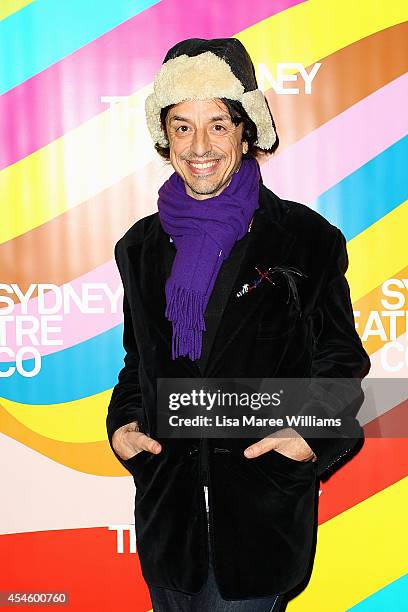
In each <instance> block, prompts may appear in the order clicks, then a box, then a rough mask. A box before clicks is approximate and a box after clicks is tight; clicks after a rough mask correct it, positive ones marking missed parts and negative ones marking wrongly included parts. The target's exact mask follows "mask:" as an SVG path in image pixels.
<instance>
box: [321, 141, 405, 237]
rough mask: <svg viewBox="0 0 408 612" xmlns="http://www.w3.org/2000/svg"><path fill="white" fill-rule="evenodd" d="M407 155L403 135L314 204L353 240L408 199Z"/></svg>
mask: <svg viewBox="0 0 408 612" xmlns="http://www.w3.org/2000/svg"><path fill="white" fill-rule="evenodd" d="M350 146H352V143H351V145H350ZM407 159H408V136H404V138H401V140H398V141H397V142H396V143H395V144H393V145H392V146H391V147H389V148H388V149H386V150H385V151H384V152H383V153H381V154H380V155H377V156H376V157H374V158H373V159H372V160H370V161H369V162H367V163H366V164H364V166H362V167H361V168H359V169H358V170H356V171H355V172H353V173H352V174H350V175H349V176H347V177H346V178H345V179H343V180H342V181H340V182H339V183H337V184H336V185H334V186H333V187H332V188H331V189H329V190H328V191H326V192H325V193H323V194H322V195H321V196H319V198H318V199H317V200H316V201H315V202H314V204H312V208H314V209H315V210H317V211H318V212H319V213H320V214H321V215H323V216H324V217H326V219H328V221H330V223H333V225H336V226H337V227H338V228H340V229H341V231H342V232H343V234H344V235H345V237H346V239H347V240H351V239H352V238H354V237H355V236H357V234H360V233H361V232H363V231H364V230H366V229H367V228H368V227H369V226H370V225H372V224H373V223H375V222H376V221H379V220H380V219H381V218H382V217H384V215H386V214H387V213H389V212H391V211H392V210H393V209H394V208H395V207H396V206H397V205H398V204H401V203H402V202H404V201H405V200H406V199H407V197H408V181H407V178H406V177H407V161H406V160H407Z"/></svg>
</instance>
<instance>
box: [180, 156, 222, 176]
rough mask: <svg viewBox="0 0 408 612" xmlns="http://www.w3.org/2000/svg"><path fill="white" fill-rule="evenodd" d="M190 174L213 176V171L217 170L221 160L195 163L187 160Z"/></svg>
mask: <svg viewBox="0 0 408 612" xmlns="http://www.w3.org/2000/svg"><path fill="white" fill-rule="evenodd" d="M186 162H187V164H188V166H189V169H190V172H191V173H192V174H195V175H207V174H212V173H213V171H214V170H215V169H216V168H217V166H218V164H219V162H220V160H219V159H214V160H211V161H206V162H193V161H189V160H186Z"/></svg>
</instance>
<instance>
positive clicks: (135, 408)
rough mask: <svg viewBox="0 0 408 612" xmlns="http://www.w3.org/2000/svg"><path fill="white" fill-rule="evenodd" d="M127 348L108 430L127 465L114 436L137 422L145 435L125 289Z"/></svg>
mask: <svg viewBox="0 0 408 612" xmlns="http://www.w3.org/2000/svg"><path fill="white" fill-rule="evenodd" d="M119 243H120V241H119ZM119 243H117V244H116V246H115V260H116V264H117V266H118V269H119V272H120V274H121V277H122V282H123V275H122V272H121V268H120V261H121V258H120V256H119ZM123 347H124V349H125V356H124V367H123V368H122V369H121V370H120V372H119V374H118V382H117V383H116V385H115V386H114V388H113V391H112V396H111V400H110V403H109V406H108V414H107V417H106V429H107V433H108V440H109V444H110V446H111V448H112V451H113V452H114V454H115V456H116V457H117V459H118V460H119V461H120V462H121V463H122V464H123V465H125V464H124V463H123V460H122V459H121V458H120V457H119V455H118V454H117V453H116V452H115V450H114V448H113V446H112V436H113V434H114V433H115V431H116V430H117V429H118V428H119V427H122V425H126V424H128V423H132V422H133V421H137V422H138V424H139V429H140V431H144V411H143V404H142V392H141V388H140V384H139V362H140V358H139V351H138V347H137V343H136V338H135V335H134V331H133V323H132V315H131V310H130V306H129V301H128V297H127V295H126V288H125V286H124V293H123Z"/></svg>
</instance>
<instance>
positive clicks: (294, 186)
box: [0, 75, 408, 361]
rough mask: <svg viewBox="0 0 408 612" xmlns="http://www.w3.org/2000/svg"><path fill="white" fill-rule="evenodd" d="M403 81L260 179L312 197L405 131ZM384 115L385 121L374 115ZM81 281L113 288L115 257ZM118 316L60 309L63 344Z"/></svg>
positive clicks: (33, 308)
mask: <svg viewBox="0 0 408 612" xmlns="http://www.w3.org/2000/svg"><path fill="white" fill-rule="evenodd" d="M407 84H408V75H405V76H401V77H399V78H398V79H395V80H394V81H392V82H391V83H389V84H388V85H386V86H385V87H383V88H381V89H379V90H378V91H376V92H375V93H373V94H371V95H370V96H368V97H367V98H365V99H364V100H362V101H361V102H359V103H358V104H355V105H354V106H352V107H351V108H349V109H348V110H347V111H345V112H344V113H341V115H339V116H338V117H337V118H336V119H333V120H332V121H329V122H328V123H326V124H324V125H323V126H321V127H320V128H318V129H317V130H315V131H314V132H312V133H311V134H310V135H309V136H307V137H305V138H303V139H302V140H301V141H299V142H298V143H296V144H295V145H292V146H291V147H289V148H288V149H286V150H285V151H283V152H282V153H281V154H279V155H277V157H276V158H274V159H273V160H271V161H269V162H267V163H266V164H264V165H263V166H262V176H263V179H264V183H265V184H266V185H270V187H271V189H272V190H273V191H274V192H275V193H276V194H278V195H279V196H280V197H282V198H288V199H291V200H295V201H298V202H309V203H310V202H313V201H314V200H315V199H316V198H317V197H318V196H319V195H321V194H322V193H323V192H325V191H326V190H327V189H329V188H330V187H332V186H333V185H336V184H337V183H338V182H339V181H341V180H342V179H343V178H344V177H345V176H347V174H349V173H350V172H353V171H354V170H355V169H356V168H359V167H361V166H363V165H364V164H365V163H367V162H368V161H369V160H370V159H372V158H374V157H375V156H376V155H378V154H379V153H381V152H382V151H384V150H385V149H386V148H387V147H389V146H390V145H392V144H393V143H394V142H396V141H398V140H399V139H400V138H402V137H403V136H404V135H405V133H406V131H407V127H406V125H405V126H404V123H406V120H405V122H404V120H403V116H404V100H405V99H406V94H405V96H404V91H405V90H406V88H407ZM390 109H391V110H392V112H390ZM386 116H387V121H386V122H385V121H381V120H379V118H381V117H386ZM316 160H318V162H319V163H317V162H316ZM148 167H149V166H147V168H148ZM146 172H147V170H146V171H145V175H147V174H146ZM310 177H312V178H310ZM140 179H141V181H142V182H145V180H146V179H145V178H144V175H143V174H142V175H141V176H140ZM149 205H150V203H149ZM146 214H147V213H146ZM85 282H104V283H107V284H108V285H109V287H110V288H111V290H112V291H115V289H116V288H117V287H118V284H119V283H120V278H119V275H118V272H117V268H116V265H115V263H114V261H110V262H108V263H106V264H104V265H102V266H99V267H98V268H96V269H95V270H91V271H90V272H88V273H87V274H85V275H83V276H81V277H79V278H77V279H75V280H74V281H72V283H70V284H71V285H72V286H73V288H74V289H76V291H77V292H79V291H80V289H81V285H82V283H85ZM50 300H51V302H47V301H46V303H52V298H51V296H50ZM29 312H30V313H36V312H37V305H36V300H30V302H29ZM13 314H14V315H18V314H21V307H20V306H19V305H16V306H15V310H14V313H13ZM121 321H122V313H121V312H120V313H117V314H114V315H113V314H104V315H84V314H81V313H79V312H77V309H75V310H73V311H72V313H71V314H66V315H64V321H63V338H64V347H63V348H68V347H70V346H73V345H75V344H78V343H80V342H84V341H85V340H88V339H89V338H92V337H93V336H95V335H97V334H100V333H102V332H104V331H107V330H108V329H111V328H112V327H114V326H115V325H117V324H119V323H120V322H121ZM8 346H10V348H12V349H13V350H15V348H16V347H15V345H12V344H9V345H8ZM38 349H39V350H40V352H41V354H42V355H48V354H50V353H53V352H55V351H56V350H62V347H55V346H44V347H38ZM8 360H9V358H8V357H7V356H5V355H2V354H0V361H8Z"/></svg>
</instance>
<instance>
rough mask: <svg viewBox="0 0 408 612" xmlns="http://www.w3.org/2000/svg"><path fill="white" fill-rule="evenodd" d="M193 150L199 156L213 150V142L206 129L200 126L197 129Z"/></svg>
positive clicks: (192, 145)
mask: <svg viewBox="0 0 408 612" xmlns="http://www.w3.org/2000/svg"><path fill="white" fill-rule="evenodd" d="M191 150H192V152H193V153H194V154H195V155H197V156H198V157H201V156H202V155H205V153H207V152H208V151H210V150H211V143H210V139H209V136H208V132H207V130H206V129H201V128H198V129H196V130H195V132H194V136H193V141H192V143H191Z"/></svg>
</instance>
